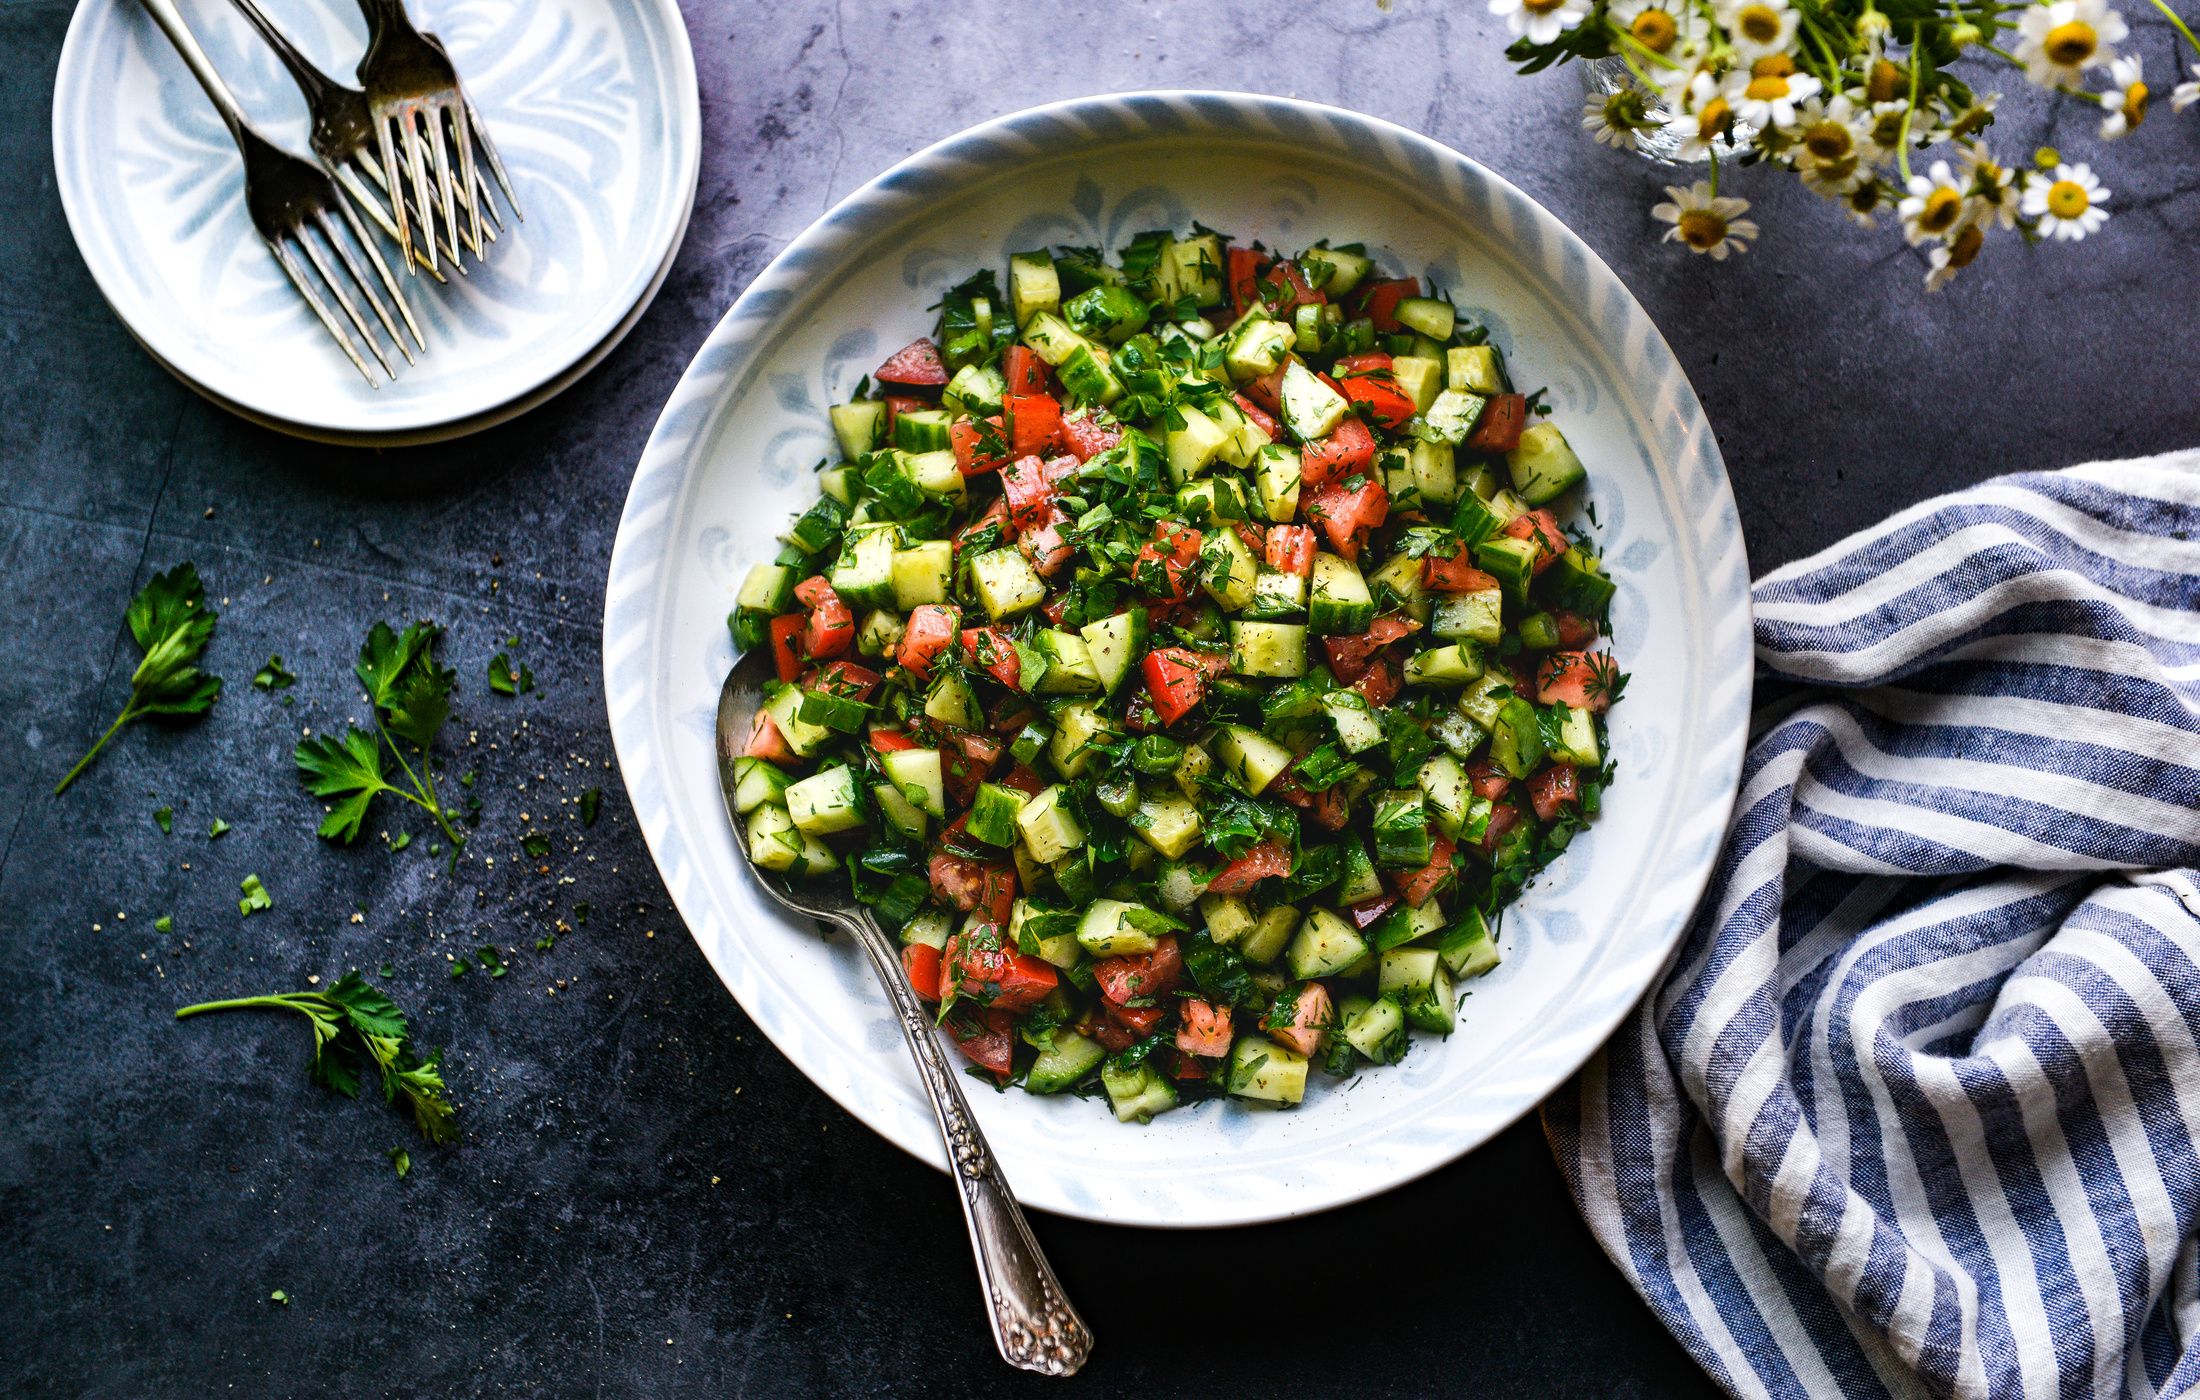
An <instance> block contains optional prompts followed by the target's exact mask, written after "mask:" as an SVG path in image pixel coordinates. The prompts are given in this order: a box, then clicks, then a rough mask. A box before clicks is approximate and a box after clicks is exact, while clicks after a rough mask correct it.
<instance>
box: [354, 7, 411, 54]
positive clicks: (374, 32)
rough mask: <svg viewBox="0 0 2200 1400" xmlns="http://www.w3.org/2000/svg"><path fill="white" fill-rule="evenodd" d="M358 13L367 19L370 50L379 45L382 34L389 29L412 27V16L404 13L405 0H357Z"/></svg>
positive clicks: (368, 46) (386, 32)
mask: <svg viewBox="0 0 2200 1400" xmlns="http://www.w3.org/2000/svg"><path fill="white" fill-rule="evenodd" d="M359 13H360V15H361V16H362V17H364V18H365V20H366V21H367V48H368V50H369V51H370V52H371V51H373V50H374V49H377V48H380V47H381V45H382V39H383V36H385V35H387V34H388V33H389V32H390V30H391V29H393V28H395V29H398V30H400V31H402V30H406V29H411V28H412V27H413V22H412V16H410V15H408V14H406V13H405V0H359Z"/></svg>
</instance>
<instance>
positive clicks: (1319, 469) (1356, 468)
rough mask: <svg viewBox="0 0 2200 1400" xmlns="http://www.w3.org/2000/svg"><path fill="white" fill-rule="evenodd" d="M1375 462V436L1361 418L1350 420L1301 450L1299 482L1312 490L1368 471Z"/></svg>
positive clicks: (1346, 420)
mask: <svg viewBox="0 0 2200 1400" xmlns="http://www.w3.org/2000/svg"><path fill="white" fill-rule="evenodd" d="M1374 460H1375V435H1374V434H1373V433H1371V432H1369V431H1368V430H1367V424H1365V423H1362V422H1361V421H1360V420H1359V419H1357V418H1347V419H1345V420H1344V421H1343V422H1342V423H1339V424H1338V425H1337V426H1336V428H1335V429H1334V430H1333V431H1331V432H1330V434H1329V435H1328V436H1327V437H1323V438H1317V439H1315V440H1314V441H1312V442H1310V443H1307V444H1306V445H1305V446H1304V447H1302V448H1300V449H1299V480H1300V481H1301V482H1303V483H1305V484H1306V485H1308V486H1312V487H1321V486H1326V485H1328V484H1329V483H1330V482H1332V481H1341V480H1343V479H1344V478H1345V477H1348V476H1350V475H1352V474H1353V473H1354V472H1360V471H1365V470H1366V469H1367V464H1368V463H1370V462H1372V461H1374Z"/></svg>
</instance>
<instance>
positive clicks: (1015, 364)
mask: <svg viewBox="0 0 2200 1400" xmlns="http://www.w3.org/2000/svg"><path fill="white" fill-rule="evenodd" d="M1001 378H1002V379H1003V380H1004V381H1005V382H1006V383H1007V386H1008V392H1009V393H1011V394H1043V393H1045V392H1046V391H1047V366H1046V361H1044V360H1042V359H1040V358H1039V357H1038V356H1037V355H1035V354H1033V353H1032V352H1031V351H1029V350H1027V349H1025V348H1024V347H1023V346H1021V345H1011V346H1009V347H1008V349H1006V350H1004V351H1002V352H1001Z"/></svg>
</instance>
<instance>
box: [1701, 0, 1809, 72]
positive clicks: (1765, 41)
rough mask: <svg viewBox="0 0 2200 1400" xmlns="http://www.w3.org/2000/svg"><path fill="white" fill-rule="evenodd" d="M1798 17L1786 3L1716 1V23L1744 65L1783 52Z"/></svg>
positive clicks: (1772, 0) (1777, 0)
mask: <svg viewBox="0 0 2200 1400" xmlns="http://www.w3.org/2000/svg"><path fill="white" fill-rule="evenodd" d="M1800 18H1801V16H1799V15H1798V14H1796V12H1795V10H1794V8H1793V7H1792V6H1790V5H1789V4H1788V0H1719V24H1720V25H1721V27H1723V28H1724V29H1725V30H1726V33H1727V38H1728V39H1729V40H1730V41H1731V42H1732V43H1733V45H1734V52H1735V53H1736V54H1737V55H1739V56H1740V58H1741V61H1742V62H1744V63H1754V62H1756V61H1757V60H1758V59H1760V58H1763V57H1765V56H1766V55H1767V54H1775V53H1785V52H1787V50H1788V49H1789V48H1790V47H1791V46H1792V45H1793V44H1794V43H1795V26H1796V23H1797V22H1798V20H1799V19H1800Z"/></svg>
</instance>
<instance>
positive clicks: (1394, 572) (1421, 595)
mask: <svg viewBox="0 0 2200 1400" xmlns="http://www.w3.org/2000/svg"><path fill="white" fill-rule="evenodd" d="M1367 589H1368V592H1369V593H1371V594H1373V595H1374V597H1375V606H1376V607H1377V608H1378V609H1379V610H1381V611H1383V612H1388V611H1390V610H1391V609H1392V608H1393V607H1402V608H1404V609H1405V612H1406V614H1407V615H1408V616H1410V617H1411V618H1413V620H1414V621H1416V622H1427V621H1428V615H1429V610H1430V609H1431V608H1432V607H1433V606H1434V602H1433V600H1432V599H1431V598H1430V596H1429V592H1428V590H1427V589H1426V588H1424V587H1422V586H1421V561H1420V560H1418V559H1416V558H1414V557H1413V556H1412V555H1410V554H1408V553H1406V552H1405V551H1403V550H1400V551H1399V552H1398V553H1396V554H1393V555H1391V556H1390V558H1388V559H1387V560H1385V561H1383V566H1382V567H1381V568H1379V569H1377V570H1376V571H1375V572H1374V573H1372V574H1369V575H1368V576H1367Z"/></svg>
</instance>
